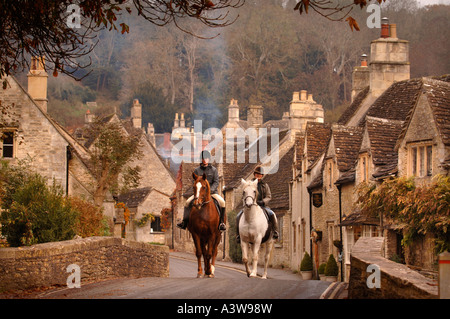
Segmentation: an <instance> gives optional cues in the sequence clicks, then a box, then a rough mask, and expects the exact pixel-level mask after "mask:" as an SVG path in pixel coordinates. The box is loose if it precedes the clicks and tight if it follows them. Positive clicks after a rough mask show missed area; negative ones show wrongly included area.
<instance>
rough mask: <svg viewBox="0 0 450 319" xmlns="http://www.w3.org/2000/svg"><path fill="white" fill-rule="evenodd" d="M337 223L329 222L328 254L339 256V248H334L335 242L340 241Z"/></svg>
mask: <svg viewBox="0 0 450 319" xmlns="http://www.w3.org/2000/svg"><path fill="white" fill-rule="evenodd" d="M336 230H337V227H336V223H335V221H327V233H328V254H329V255H330V254H333V255H335V256H336V255H337V248H336V247H335V246H334V244H333V241H334V240H335V239H338V236H337V234H336Z"/></svg>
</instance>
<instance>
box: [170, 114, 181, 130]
mask: <svg viewBox="0 0 450 319" xmlns="http://www.w3.org/2000/svg"><path fill="white" fill-rule="evenodd" d="M178 127H180V120H179V119H178V113H175V120H174V121H173V128H178ZM172 130H173V129H172Z"/></svg>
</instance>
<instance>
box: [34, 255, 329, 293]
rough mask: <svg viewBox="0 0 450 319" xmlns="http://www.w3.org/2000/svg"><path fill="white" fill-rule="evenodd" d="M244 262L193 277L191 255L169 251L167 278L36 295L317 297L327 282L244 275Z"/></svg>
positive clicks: (285, 274) (275, 273) (280, 274)
mask: <svg viewBox="0 0 450 319" xmlns="http://www.w3.org/2000/svg"><path fill="white" fill-rule="evenodd" d="M243 270H244V266H243V265H239V264H233V263H226V262H217V263H216V277H215V278H196V274H197V264H196V261H195V260H193V259H192V256H191V255H187V254H183V253H171V256H170V277H169V278H139V279H129V278H121V279H114V280H108V281H102V282H97V283H92V284H85V285H82V287H81V288H79V289H77V288H74V289H68V288H63V289H57V290H51V291H47V292H45V293H43V294H42V295H40V296H39V298H50V299H53V298H58V299H73V298H76V299H78V298H83V299H84V298H96V299H115V298H120V299H122V298H123V299H142V298H148V299H165V298H170V299H318V298H319V297H320V296H321V294H322V293H323V292H324V291H325V290H326V289H327V288H328V286H329V285H330V283H329V282H324V281H318V280H302V279H301V277H300V275H298V274H293V273H292V272H290V271H287V270H281V269H269V272H268V277H269V278H268V279H267V280H263V279H261V278H248V277H247V276H246V274H245V273H244V271H243Z"/></svg>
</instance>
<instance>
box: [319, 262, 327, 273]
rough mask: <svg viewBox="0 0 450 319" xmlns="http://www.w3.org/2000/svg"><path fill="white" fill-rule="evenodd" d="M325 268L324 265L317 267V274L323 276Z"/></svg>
mask: <svg viewBox="0 0 450 319" xmlns="http://www.w3.org/2000/svg"><path fill="white" fill-rule="evenodd" d="M326 266H327V264H326V263H322V264H320V266H319V274H321V275H324V274H325V267H326Z"/></svg>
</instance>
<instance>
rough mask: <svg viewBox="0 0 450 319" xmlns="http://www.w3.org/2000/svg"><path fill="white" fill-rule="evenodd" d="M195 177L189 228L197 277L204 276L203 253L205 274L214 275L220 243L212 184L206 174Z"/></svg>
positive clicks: (217, 215)
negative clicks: (193, 246)
mask: <svg viewBox="0 0 450 319" xmlns="http://www.w3.org/2000/svg"><path fill="white" fill-rule="evenodd" d="M192 176H193V178H194V199H193V200H192V209H191V212H190V215H189V224H188V227H187V228H188V230H189V231H190V232H191V234H192V238H193V240H194V245H195V255H196V256H197V262H198V273H197V277H198V278H199V277H202V276H203V271H202V255H203V261H204V263H205V275H206V276H207V277H214V269H215V267H214V265H215V262H216V256H217V246H218V245H219V243H220V239H221V236H220V230H219V214H218V212H217V209H216V206H215V204H214V201H213V199H212V197H211V194H210V186H209V183H208V180H207V179H206V174H203V176H198V175H196V174H195V173H192Z"/></svg>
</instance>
